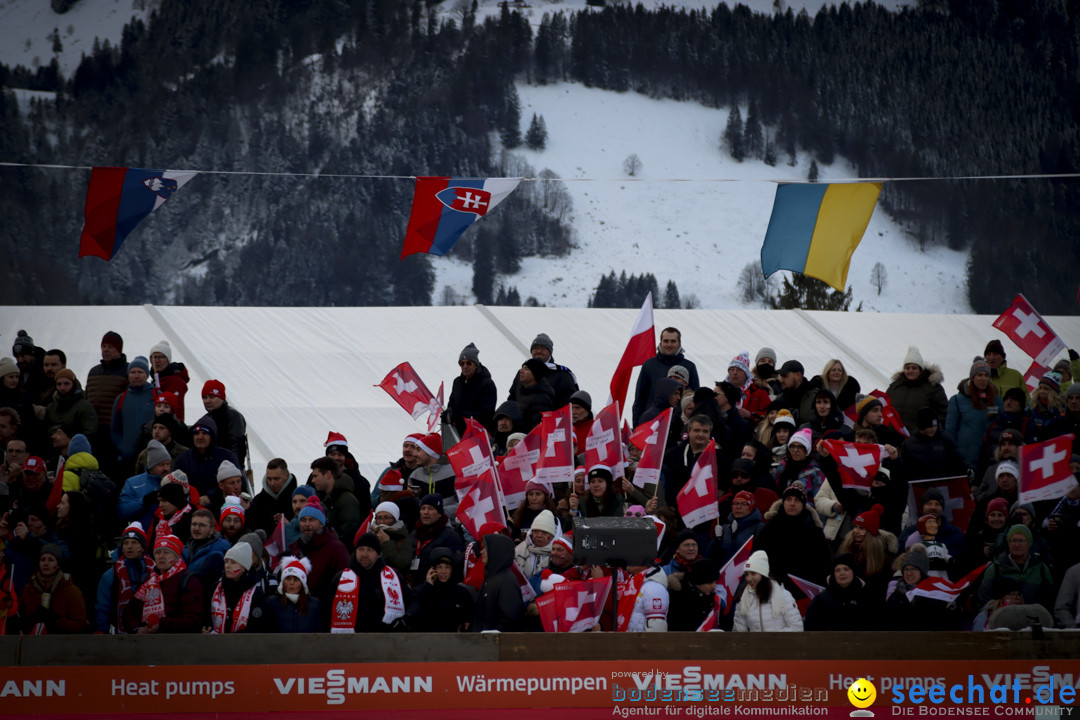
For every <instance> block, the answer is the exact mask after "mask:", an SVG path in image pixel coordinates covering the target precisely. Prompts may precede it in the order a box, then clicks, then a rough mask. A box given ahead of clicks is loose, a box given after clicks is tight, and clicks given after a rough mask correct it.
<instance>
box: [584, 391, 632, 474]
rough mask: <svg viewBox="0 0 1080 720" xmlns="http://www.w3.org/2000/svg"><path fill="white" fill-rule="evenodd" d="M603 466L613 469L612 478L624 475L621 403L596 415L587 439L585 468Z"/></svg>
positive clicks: (609, 406)
mask: <svg viewBox="0 0 1080 720" xmlns="http://www.w3.org/2000/svg"><path fill="white" fill-rule="evenodd" d="M596 465H603V466H605V467H609V468H611V475H612V477H615V478H619V477H622V476H623V473H624V469H623V467H624V463H623V448H622V433H621V432H619V403H618V402H614V403H612V404H610V405H608V406H607V407H606V408H604V409H603V410H601V411H600V412H598V413H597V414H596V417H595V418H594V419H593V423H592V427H591V428H590V429H589V435H588V437H586V438H585V467H586V468H591V467H594V466H596Z"/></svg>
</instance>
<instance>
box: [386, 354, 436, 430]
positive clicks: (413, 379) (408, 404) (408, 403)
mask: <svg viewBox="0 0 1080 720" xmlns="http://www.w3.org/2000/svg"><path fill="white" fill-rule="evenodd" d="M375 387H381V388H382V389H383V390H385V391H386V393H387V394H388V395H389V396H390V397H392V398H394V400H395V402H397V404H398V405H400V406H401V407H402V408H403V409H404V410H405V412H407V413H409V414H410V415H412V417H413V420H418V419H419V418H420V416H421V415H423V414H424V413H433V414H434V413H436V412H440V411H441V408H439V407H438V400H436V399H435V396H434V395H432V394H431V391H430V390H428V388H427V385H425V384H424V381H423V380H421V379H420V376H419V375H417V374H416V371H415V370H413V368H412V365H410V364H409V363H407V362H403V363H401V364H400V365H398V366H397V367H396V368H394V369H393V370H391V371H390V372H389V373H387V375H386V377H384V378H383V379H382V382H381V383H379V384H378V385H376V386H375Z"/></svg>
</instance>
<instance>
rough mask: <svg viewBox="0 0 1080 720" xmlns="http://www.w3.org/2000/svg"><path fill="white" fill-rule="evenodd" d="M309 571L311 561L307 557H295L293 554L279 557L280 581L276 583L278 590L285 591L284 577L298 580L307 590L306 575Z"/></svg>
mask: <svg viewBox="0 0 1080 720" xmlns="http://www.w3.org/2000/svg"><path fill="white" fill-rule="evenodd" d="M309 572H311V561H310V560H308V559H307V558H296V557H293V556H291V555H290V556H288V557H283V558H281V583H280V584H279V585H278V592H279V593H284V592H285V589H284V588H285V578H288V577H294V578H297V579H299V580H300V582H301V584H303V586H304V590H305V591H307V589H308V586H307V576H308V573H309Z"/></svg>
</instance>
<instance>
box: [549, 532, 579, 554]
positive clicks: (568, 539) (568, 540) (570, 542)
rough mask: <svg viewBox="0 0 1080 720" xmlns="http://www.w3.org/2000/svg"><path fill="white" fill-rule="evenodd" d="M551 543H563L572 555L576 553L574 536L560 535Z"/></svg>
mask: <svg viewBox="0 0 1080 720" xmlns="http://www.w3.org/2000/svg"><path fill="white" fill-rule="evenodd" d="M551 544H552V546H553V547H554V546H555V545H562V546H563V547H564V548H566V552H568V553H570V554H571V555H573V554H574V538H573V537H572V536H569V535H560V536H559V537H557V538H555V539H554V540H552V541H551Z"/></svg>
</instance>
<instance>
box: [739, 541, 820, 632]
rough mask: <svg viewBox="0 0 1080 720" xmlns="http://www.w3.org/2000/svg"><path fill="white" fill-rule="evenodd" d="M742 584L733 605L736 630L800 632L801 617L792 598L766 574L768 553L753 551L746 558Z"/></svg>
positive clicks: (801, 627) (801, 625)
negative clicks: (739, 597)
mask: <svg viewBox="0 0 1080 720" xmlns="http://www.w3.org/2000/svg"><path fill="white" fill-rule="evenodd" d="M745 571H746V585H745V586H744V587H743V594H742V598H741V599H740V600H739V604H738V605H736V606H735V624H734V627H733V628H732V629H733V630H735V631H736V632H739V631H753V632H761V631H766V632H801V631H802V629H803V623H802V616H801V615H799V608H798V607H796V605H795V598H793V597H791V593H789V592H788V591H787V590H785V589H784V586H783V585H781V584H780V583H778V582H776V581H775V580H773V579H772V578H770V577H769V556H768V555H766V554H765V551H764V550H757V551H755V552H754V553H752V554H751V555H750V559H749V560H747V561H746V566H745Z"/></svg>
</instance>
